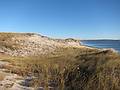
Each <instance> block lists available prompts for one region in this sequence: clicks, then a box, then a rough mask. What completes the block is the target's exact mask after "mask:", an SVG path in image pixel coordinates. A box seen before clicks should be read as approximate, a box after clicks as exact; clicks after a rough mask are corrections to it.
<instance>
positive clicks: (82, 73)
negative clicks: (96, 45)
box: [2, 47, 120, 90]
mask: <svg viewBox="0 0 120 90" xmlns="http://www.w3.org/2000/svg"><path fill="white" fill-rule="evenodd" d="M2 58H3V59H4V60H5V61H9V62H10V63H11V65H13V66H14V67H12V68H8V69H10V71H11V72H12V73H17V74H19V75H22V76H28V75H33V76H35V77H36V78H35V79H33V80H32V81H31V83H30V86H32V87H37V86H42V87H44V88H45V89H46V90H47V89H48V86H53V87H55V88H57V89H58V90H119V89H120V87H119V86H120V85H119V83H120V72H119V70H120V55H119V54H116V53H113V52H112V51H109V50H108V51H99V50H97V49H86V48H82V49H81V48H72V47H71V48H60V49H58V50H57V51H55V52H54V53H52V54H50V55H46V56H37V57H34V56H31V57H2Z"/></svg>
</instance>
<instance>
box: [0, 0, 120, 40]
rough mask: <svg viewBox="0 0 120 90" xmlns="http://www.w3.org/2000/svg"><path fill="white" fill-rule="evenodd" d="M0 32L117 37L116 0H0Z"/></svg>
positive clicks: (119, 10) (119, 6) (119, 2)
mask: <svg viewBox="0 0 120 90" xmlns="http://www.w3.org/2000/svg"><path fill="white" fill-rule="evenodd" d="M0 32H33V33H39V34H41V35H45V36H49V37H53V38H79V39H120V0H0Z"/></svg>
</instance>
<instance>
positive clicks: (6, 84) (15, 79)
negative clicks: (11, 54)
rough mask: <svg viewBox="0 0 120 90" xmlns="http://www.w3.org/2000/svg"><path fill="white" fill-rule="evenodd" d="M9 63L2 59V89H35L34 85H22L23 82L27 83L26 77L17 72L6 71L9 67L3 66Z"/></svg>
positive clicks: (0, 62)
mask: <svg viewBox="0 0 120 90" xmlns="http://www.w3.org/2000/svg"><path fill="white" fill-rule="evenodd" d="M7 64H9V63H8V62H5V61H0V90H34V89H33V88H32V87H27V86H22V85H20V84H21V83H26V84H27V82H26V79H30V77H27V78H23V77H21V76H19V75H17V74H13V73H9V72H6V71H7V69H4V68H2V67H3V65H7Z"/></svg>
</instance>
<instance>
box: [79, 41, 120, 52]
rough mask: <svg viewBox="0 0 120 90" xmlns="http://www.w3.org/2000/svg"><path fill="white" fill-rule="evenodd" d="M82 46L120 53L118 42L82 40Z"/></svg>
mask: <svg viewBox="0 0 120 90" xmlns="http://www.w3.org/2000/svg"><path fill="white" fill-rule="evenodd" d="M81 42H82V44H83V45H87V46H91V47H96V48H113V49H115V50H117V51H118V52H120V40H82V41H81Z"/></svg>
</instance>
